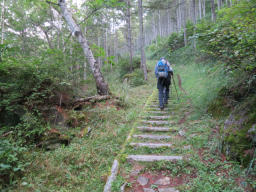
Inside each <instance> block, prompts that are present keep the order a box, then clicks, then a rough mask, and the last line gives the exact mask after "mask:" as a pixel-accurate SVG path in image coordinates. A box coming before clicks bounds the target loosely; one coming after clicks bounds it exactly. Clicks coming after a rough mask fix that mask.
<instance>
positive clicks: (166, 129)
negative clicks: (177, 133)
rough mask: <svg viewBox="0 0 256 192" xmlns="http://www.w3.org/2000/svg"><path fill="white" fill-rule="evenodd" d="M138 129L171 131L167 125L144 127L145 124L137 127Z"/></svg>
mask: <svg viewBox="0 0 256 192" xmlns="http://www.w3.org/2000/svg"><path fill="white" fill-rule="evenodd" d="M137 129H139V130H140V131H159V132H168V131H171V129H170V128H168V127H146V126H140V127H137Z"/></svg>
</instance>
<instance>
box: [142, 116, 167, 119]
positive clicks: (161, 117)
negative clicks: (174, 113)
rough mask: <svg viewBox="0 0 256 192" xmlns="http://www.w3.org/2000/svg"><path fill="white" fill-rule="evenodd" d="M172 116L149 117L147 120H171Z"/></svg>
mask: <svg viewBox="0 0 256 192" xmlns="http://www.w3.org/2000/svg"><path fill="white" fill-rule="evenodd" d="M169 118H170V116H148V117H145V119H155V120H166V119H169Z"/></svg>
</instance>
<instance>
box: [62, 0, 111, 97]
mask: <svg viewBox="0 0 256 192" xmlns="http://www.w3.org/2000/svg"><path fill="white" fill-rule="evenodd" d="M58 2H59V6H60V8H61V13H62V16H63V18H64V19H65V20H66V22H67V24H68V26H69V29H70V31H71V33H72V34H73V35H74V36H75V37H76V39H77V40H78V42H79V43H80V45H81V47H82V49H83V52H84V55H85V57H86V58H87V60H88V63H89V65H90V68H91V71H92V73H93V76H94V78H95V81H96V87H97V91H98V94H100V95H108V94H109V88H108V84H107V83H106V81H105V80H104V77H103V75H102V73H101V71H100V68H99V65H98V64H97V62H96V60H95V58H94V56H93V53H92V51H91V49H90V47H89V45H88V42H87V39H86V37H85V36H84V35H83V33H82V31H81V28H80V27H79V26H78V25H77V23H76V22H75V20H74V19H73V16H72V14H71V12H69V10H68V9H67V6H66V3H65V0H59V1H58Z"/></svg>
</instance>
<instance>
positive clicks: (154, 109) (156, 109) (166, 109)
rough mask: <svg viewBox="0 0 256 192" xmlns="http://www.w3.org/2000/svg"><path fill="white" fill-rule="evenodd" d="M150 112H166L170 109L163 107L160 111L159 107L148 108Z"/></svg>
mask: <svg viewBox="0 0 256 192" xmlns="http://www.w3.org/2000/svg"><path fill="white" fill-rule="evenodd" d="M150 109H151V110H153V111H168V110H169V109H170V108H168V107H165V108H164V109H163V110H161V109H160V108H159V107H154V108H153V107H151V108H150Z"/></svg>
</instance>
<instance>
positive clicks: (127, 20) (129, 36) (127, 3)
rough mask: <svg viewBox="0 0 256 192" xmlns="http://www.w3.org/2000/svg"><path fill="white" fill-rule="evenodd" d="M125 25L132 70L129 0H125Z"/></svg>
mask: <svg viewBox="0 0 256 192" xmlns="http://www.w3.org/2000/svg"><path fill="white" fill-rule="evenodd" d="M126 5H127V9H126V26H127V45H128V50H129V58H130V71H132V70H133V66H132V58H133V54H132V29H131V10H130V9H131V3H130V0H126Z"/></svg>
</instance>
